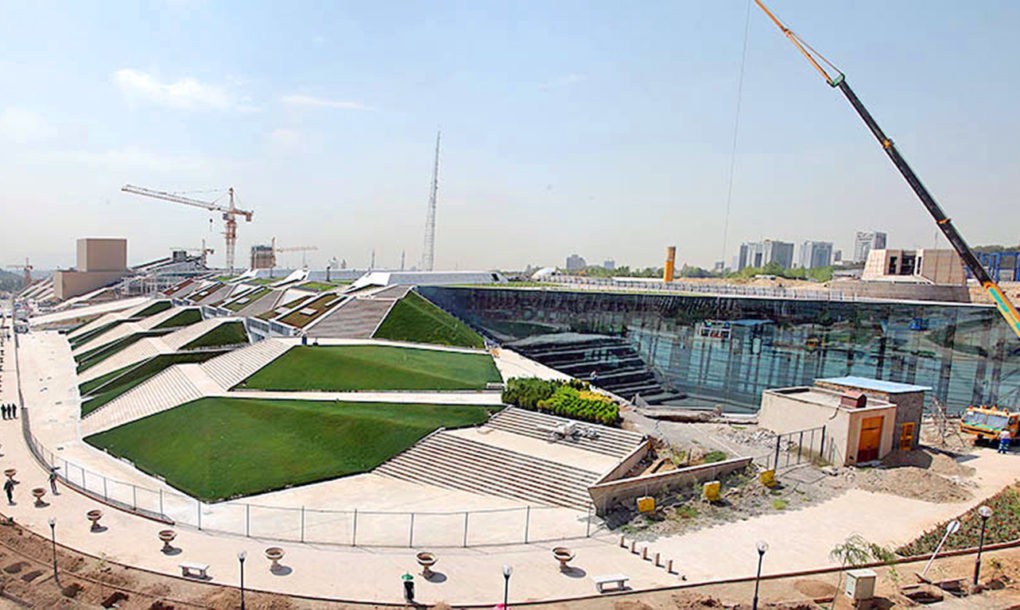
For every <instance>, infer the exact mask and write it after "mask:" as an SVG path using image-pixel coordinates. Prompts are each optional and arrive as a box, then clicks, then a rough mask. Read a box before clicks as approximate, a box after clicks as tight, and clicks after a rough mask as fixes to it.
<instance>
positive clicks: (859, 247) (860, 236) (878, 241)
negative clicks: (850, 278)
mask: <svg viewBox="0 0 1020 610" xmlns="http://www.w3.org/2000/svg"><path fill="white" fill-rule="evenodd" d="M886 237H887V236H886V234H885V233H883V232H881V231H858V232H857V234H856V235H854V260H853V262H855V263H863V262H864V261H866V260H868V252H871V251H872V250H885V246H886Z"/></svg>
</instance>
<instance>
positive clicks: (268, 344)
mask: <svg viewBox="0 0 1020 610" xmlns="http://www.w3.org/2000/svg"><path fill="white" fill-rule="evenodd" d="M292 345H293V343H292V342H288V341H281V340H279V339H266V340H265V341H259V342H258V343H254V344H252V345H249V346H247V347H242V348H241V349H236V350H234V351H232V352H230V353H229V354H223V355H222V356H217V357H216V358H213V359H212V360H208V361H206V362H203V363H202V364H200V365H199V366H201V367H202V370H203V371H205V372H206V374H208V375H209V377H210V378H211V379H212V380H213V381H215V382H216V383H217V385H219V386H220V387H221V388H222V389H224V390H229V389H230V388H232V387H234V386H235V385H237V384H239V383H241V382H242V381H244V380H245V379H247V378H248V377H250V376H251V375H253V374H254V373H255V371H257V370H259V369H261V368H262V367H264V366H266V365H267V364H269V363H270V362H272V361H273V360H276V359H277V358H279V357H280V356H282V355H283V354H284V352H286V351H287V350H289V349H290V348H291V346H292Z"/></svg>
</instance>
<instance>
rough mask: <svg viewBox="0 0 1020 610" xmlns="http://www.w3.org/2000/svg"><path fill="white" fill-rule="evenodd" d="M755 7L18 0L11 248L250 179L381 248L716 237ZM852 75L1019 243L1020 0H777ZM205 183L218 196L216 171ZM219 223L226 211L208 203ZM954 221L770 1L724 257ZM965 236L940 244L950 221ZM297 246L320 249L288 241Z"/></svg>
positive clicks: (262, 223) (7, 137) (610, 247)
mask: <svg viewBox="0 0 1020 610" xmlns="http://www.w3.org/2000/svg"><path fill="white" fill-rule="evenodd" d="M747 6H748V3H747V1H746V0H711V1H707V0H706V1H699V2H684V1H679V0H675V1H672V2H638V3H624V2H616V1H612V2H593V1H585V2H568V1H556V2H548V1H546V0H542V1H535V2H527V1H518V0H515V1H513V2H501V3H497V2H484V1H482V2H480V1H477V0H471V1H466V2H389V1H387V2H322V3H313V2H274V3H266V2H251V1H245V2H203V1H200V0H191V1H189V0H175V1H169V0H167V1H162V2H160V1H152V2H143V3H128V2H113V1H97V2H87V1H76V2H44V1H43V2H18V1H14V0H11V1H7V0H0V15H2V17H0V214H2V216H0V263H2V264H9V263H15V262H18V261H19V260H21V259H23V258H24V257H25V256H28V257H31V258H32V260H33V263H35V264H36V266H37V267H48V266H54V265H61V266H69V265H73V264H74V248H73V245H74V240H75V238H77V237H83V236H123V237H127V238H128V240H129V246H128V247H129V258H130V261H131V262H133V263H137V262H142V261H143V260H146V259H152V258H156V257H159V256H163V255H165V254H166V253H167V252H168V249H169V247H171V246H190V247H197V246H198V244H199V243H200V241H201V240H202V239H203V238H205V239H207V240H208V241H210V242H211V243H212V244H213V246H214V247H215V248H216V249H217V252H216V255H215V257H214V258H213V260H214V262H220V261H222V254H223V244H222V235H221V232H222V222H221V221H220V220H219V218H217V217H215V216H211V215H210V214H208V213H206V212H204V211H202V210H198V209H194V208H189V207H186V206H181V205H176V204H171V203H163V202H159V201H155V200H150V199H144V198H139V197H135V196H132V195H128V194H125V193H121V192H120V187H121V186H122V185H124V184H125V183H132V184H137V185H142V186H147V187H151V188H157V189H162V190H170V191H182V192H183V191H202V190H209V189H223V188H225V187H227V186H234V187H235V188H236V189H237V191H238V193H239V196H240V199H241V202H242V204H243V205H244V206H248V207H250V208H252V209H254V210H255V217H254V221H253V222H252V223H250V224H244V223H242V224H241V226H240V227H239V243H238V246H239V247H238V260H239V261H247V258H248V247H249V246H250V245H251V244H253V243H261V242H267V241H268V240H269V238H271V237H273V236H275V237H276V238H277V241H278V243H279V244H281V245H316V246H318V247H319V251H318V252H316V253H312V254H313V255H314V256H309V262H310V263H316V264H324V261H325V260H326V259H328V258H329V257H330V256H337V257H341V258H345V259H346V260H347V261H348V262H349V264H351V265H357V266H364V265H366V264H367V262H368V259H369V256H370V252H371V251H372V249H375V251H376V256H377V264H378V265H380V266H382V265H397V264H398V263H399V260H400V252H401V250H402V249H406V251H407V260H408V264H409V265H410V264H411V263H414V262H417V261H418V260H419V259H420V256H421V249H422V242H423V234H424V228H423V227H424V222H425V214H426V203H427V200H428V191H429V181H430V174H431V165H432V154H433V146H434V138H435V131H436V129H437V128H442V131H443V151H442V156H441V163H442V169H441V179H440V192H439V211H438V214H437V217H438V222H437V227H438V228H437V238H436V243H437V246H436V263H437V267H439V268H450V269H452V268H460V269H468V268H495V267H499V268H520V267H523V266H524V265H526V264H529V263H532V264H541V265H557V264H558V265H562V264H563V260H564V258H565V257H566V255H568V254H570V253H572V252H577V253H579V254H581V255H582V256H584V257H585V258H587V259H588V260H589V262H598V263H600V262H601V261H602V260H603V259H605V258H614V259H616V261H617V263H618V264H630V265H632V266H634V265H637V266H646V265H659V264H661V261H662V257H663V249H664V247H665V246H666V245H669V244H675V245H677V246H678V258H679V259H680V260H681V261H683V262H689V263H693V264H697V265H702V266H708V265H711V264H712V262H713V261H715V260H720V259H721V258H722V251H721V250H722V240H723V225H724V216H725V214H724V210H725V206H726V192H727V176H728V169H729V163H730V147H731V143H732V138H733V126H734V118H735V109H736V102H737V84H738V74H739V68H740V56H741V48H742V44H743V40H744V23H745V15H746V11H747ZM771 6H772V8H773V9H775V11H776V12H777V13H778V14H779V16H780V17H781V18H783V19H784V20H785V21H786V22H787V23H788V24H789V25H790V26H791V27H792V28H793V29H794V30H796V31H797V32H798V33H799V34H801V35H802V36H803V37H804V38H805V39H806V40H808V41H809V42H810V43H812V44H813V46H815V48H817V49H819V50H820V51H822V52H823V53H825V54H826V55H827V56H828V57H829V58H830V59H831V60H832V61H834V62H835V63H836V64H837V65H839V66H840V67H841V68H842V69H843V71H844V72H846V74H847V78H848V80H849V82H850V83H851V84H852V85H853V86H854V88H855V89H856V91H857V93H858V95H859V96H860V97H861V98H862V99H863V100H864V102H865V103H866V104H867V105H868V106H869V107H870V108H871V110H872V112H873V113H874V115H875V116H876V117H877V119H878V121H879V123H880V124H881V125H882V126H883V127H884V128H885V130H886V132H887V133H888V134H889V135H890V136H891V137H892V138H893V139H894V140H895V141H896V142H897V145H898V146H899V148H900V150H901V152H902V153H903V154H904V155H905V156H906V158H907V159H908V160H909V161H910V162H911V164H912V165H913V166H914V168H915V170H917V172H918V173H919V174H920V176H921V177H922V179H923V180H924V181H925V182H926V183H927V185H928V187H929V188H930V189H931V190H932V192H933V193H934V194H935V196H936V198H937V199H938V200H939V201H940V202H941V204H942V205H943V207H944V208H945V209H946V211H947V213H948V214H949V215H950V216H952V217H953V218H954V220H955V221H956V222H957V223H958V226H959V228H960V230H961V231H962V232H963V234H964V236H965V237H966V238H967V239H968V240H969V241H970V242H971V243H972V244H979V243H1017V241H1018V237H1020V223H1018V222H1017V220H1016V218H1015V216H1014V214H1016V210H1017V207H1016V205H1015V203H1016V201H1017V198H1018V195H1020V172H1018V171H1017V165H1018V160H1020V154H1018V145H1017V143H1018V142H1020V119H1018V112H1017V99H1018V88H1020V84H1018V83H1020V36H1017V32H1020V2H1011V1H1000V2H993V1H987V0H983V1H981V2H958V1H936V0H898V1H896V2H889V1H888V0H873V1H872V0H828V1H826V2H817V1H807V0H775V1H774V2H772V3H771ZM193 196H195V197H200V198H201V197H214V196H215V195H213V194H209V193H194V194H193ZM210 218H212V219H213V223H212V228H211V229H210V222H209V219H210ZM857 229H880V230H886V231H888V233H889V238H890V247H914V246H923V247H930V246H932V245H933V243H935V233H936V231H935V228H934V225H933V223H932V222H931V220H930V219H929V218H928V216H927V215H926V213H925V212H924V211H923V208H922V207H921V205H920V204H919V203H918V202H917V201H916V199H915V198H914V196H913V195H912V193H911V192H910V191H909V190H908V188H907V187H906V185H905V184H904V183H903V181H902V179H901V178H900V176H899V175H898V174H897V173H896V172H895V170H894V169H893V167H892V166H891V164H890V163H889V161H888V159H887V158H886V157H885V155H884V154H882V152H881V150H880V149H879V148H878V146H877V144H876V143H875V142H874V140H873V139H872V136H871V135H870V133H869V132H868V131H867V130H866V129H865V127H864V126H863V125H862V124H861V122H860V120H859V119H858V118H857V116H856V115H855V114H854V112H853V111H852V109H851V108H850V107H849V105H848V104H847V102H846V100H845V99H844V98H843V97H842V95H841V94H840V93H839V92H838V91H836V90H832V89H830V88H829V87H828V86H827V85H826V84H825V83H824V82H823V81H822V80H821V79H820V78H819V77H818V75H817V74H816V73H814V71H813V70H812V69H811V68H810V67H809V65H808V64H807V63H806V62H805V61H804V60H803V59H802V58H801V57H800V55H799V54H798V53H797V52H796V50H795V49H794V48H793V47H792V46H791V45H790V44H789V42H787V40H786V39H785V37H783V36H782V35H781V33H780V32H779V31H778V30H776V28H775V27H774V26H773V25H772V24H771V23H770V22H768V21H767V19H766V18H765V16H764V15H763V14H761V13H760V11H758V9H757V8H756V7H755V8H754V9H753V12H752V14H751V26H750V37H749V46H748V55H747V64H746V74H745V80H744V90H743V110H742V114H741V128H740V131H739V134H738V156H737V159H736V172H735V176H734V184H733V197H732V211H731V214H730V222H729V232H728V248H727V250H728V252H727V253H726V260H727V261H729V260H730V257H731V256H732V255H733V254H734V253H735V251H736V248H737V246H738V244H739V243H740V242H741V241H748V240H757V239H760V238H774V239H782V240H787V241H794V242H800V241H803V240H806V239H817V240H828V241H834V242H835V243H836V247H837V248H842V249H843V250H844V252H845V251H847V250H848V249H849V247H850V242H851V239H852V237H853V233H854V231H855V230H857ZM942 245H943V247H945V246H944V242H942ZM283 261H284V263H285V264H286V263H288V262H289V263H292V264H294V263H299V262H300V255H299V254H292V255H284V259H283Z"/></svg>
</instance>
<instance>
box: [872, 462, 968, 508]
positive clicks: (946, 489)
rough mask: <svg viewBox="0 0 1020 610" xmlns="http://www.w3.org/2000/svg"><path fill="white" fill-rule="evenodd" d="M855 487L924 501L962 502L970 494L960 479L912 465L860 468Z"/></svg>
mask: <svg viewBox="0 0 1020 610" xmlns="http://www.w3.org/2000/svg"><path fill="white" fill-rule="evenodd" d="M857 487H860V488H861V489H865V490H867V491H874V492H877V493H886V494H891V495H894V496H902V497H904V498H914V499H916V500H924V501H925V502H938V503H948V502H962V501H964V500H969V499H970V498H971V493H970V491H968V490H967V488H966V487H964V485H963V484H961V483H960V482H959V481H956V480H953V479H949V478H946V477H944V476H942V475H939V474H936V473H934V472H932V471H931V470H928V469H924V468H917V467H914V466H903V467H900V468H891V469H888V470H884V469H875V470H869V471H866V472H863V473H861V474H859V475H857Z"/></svg>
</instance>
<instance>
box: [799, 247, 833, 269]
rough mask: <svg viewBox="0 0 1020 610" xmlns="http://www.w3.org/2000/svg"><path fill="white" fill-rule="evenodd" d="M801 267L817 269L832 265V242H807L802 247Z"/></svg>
mask: <svg viewBox="0 0 1020 610" xmlns="http://www.w3.org/2000/svg"><path fill="white" fill-rule="evenodd" d="M799 262H800V266H801V267H803V268H804V269H817V268H818V267H828V266H829V265H831V264H832V242H831V241H806V242H804V243H802V244H801V245H800V259H799Z"/></svg>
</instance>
